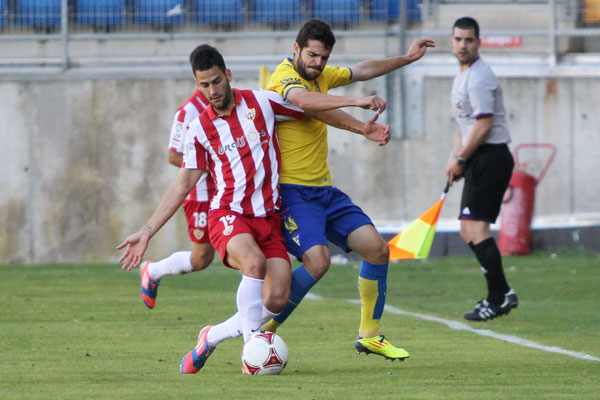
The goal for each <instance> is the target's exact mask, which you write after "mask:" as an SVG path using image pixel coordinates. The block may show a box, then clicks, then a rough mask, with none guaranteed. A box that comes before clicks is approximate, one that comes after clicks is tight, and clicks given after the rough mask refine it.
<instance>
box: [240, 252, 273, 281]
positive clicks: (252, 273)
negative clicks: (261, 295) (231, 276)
mask: <svg viewBox="0 0 600 400" xmlns="http://www.w3.org/2000/svg"><path fill="white" fill-rule="evenodd" d="M266 272H267V260H266V259H265V257H264V256H260V255H251V256H248V258H247V259H246V260H245V261H244V264H243V269H242V273H243V274H244V275H246V276H248V277H250V278H256V279H265V275H266Z"/></svg>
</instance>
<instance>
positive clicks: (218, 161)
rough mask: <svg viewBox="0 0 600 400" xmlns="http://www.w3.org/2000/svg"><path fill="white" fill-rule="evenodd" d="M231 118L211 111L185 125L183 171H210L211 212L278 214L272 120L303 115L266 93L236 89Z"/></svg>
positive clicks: (277, 163) (276, 147)
mask: <svg viewBox="0 0 600 400" xmlns="http://www.w3.org/2000/svg"><path fill="white" fill-rule="evenodd" d="M233 91H234V94H235V106H234V108H233V110H232V111H231V114H230V115H217V114H216V113H215V111H214V109H213V108H212V106H209V107H208V108H207V109H206V110H205V111H204V112H203V113H202V114H200V117H199V118H197V119H195V120H194V121H192V122H191V123H190V125H189V128H188V129H189V131H188V135H187V136H186V141H185V151H184V156H183V167H184V168H188V169H208V170H209V171H210V172H211V174H212V176H213V179H214V181H215V185H216V189H215V194H214V196H213V198H212V200H211V203H210V209H211V210H216V209H222V210H223V209H224V210H232V211H235V212H237V213H240V214H243V215H246V216H254V217H264V216H267V215H270V214H272V213H273V212H274V211H275V210H277V209H279V203H280V200H279V186H278V183H279V168H280V164H281V162H280V161H281V159H280V155H279V143H278V141H277V127H276V124H275V123H276V121H287V120H290V119H301V118H303V117H304V113H303V111H302V110H301V109H300V108H298V107H296V106H294V105H292V104H290V103H288V102H286V101H285V100H284V99H283V98H282V97H281V96H280V95H279V94H277V93H276V92H273V91H270V90H237V89H233Z"/></svg>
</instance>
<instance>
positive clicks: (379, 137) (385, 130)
mask: <svg viewBox="0 0 600 400" xmlns="http://www.w3.org/2000/svg"><path fill="white" fill-rule="evenodd" d="M379 114H381V113H380V112H378V113H376V114H375V116H374V117H373V118H371V119H370V120H368V121H367V122H365V126H364V134H363V135H364V137H366V138H367V139H369V140H372V141H374V142H379V145H380V146H385V145H386V144H388V142H389V141H390V127H389V125H384V124H378V123H376V122H375V121H377V118H379Z"/></svg>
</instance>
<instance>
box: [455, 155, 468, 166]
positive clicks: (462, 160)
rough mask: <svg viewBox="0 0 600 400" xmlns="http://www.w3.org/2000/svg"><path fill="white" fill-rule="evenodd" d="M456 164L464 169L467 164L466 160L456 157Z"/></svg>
mask: <svg viewBox="0 0 600 400" xmlns="http://www.w3.org/2000/svg"><path fill="white" fill-rule="evenodd" d="M456 163H457V164H458V165H460V166H461V167H464V166H465V164H466V163H467V159H466V158H464V157H456Z"/></svg>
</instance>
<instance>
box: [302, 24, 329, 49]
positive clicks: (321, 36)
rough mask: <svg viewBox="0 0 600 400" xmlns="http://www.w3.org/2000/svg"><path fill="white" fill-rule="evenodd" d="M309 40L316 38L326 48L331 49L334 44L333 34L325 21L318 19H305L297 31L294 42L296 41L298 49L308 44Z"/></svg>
mask: <svg viewBox="0 0 600 400" xmlns="http://www.w3.org/2000/svg"><path fill="white" fill-rule="evenodd" d="M309 40H318V41H319V42H321V43H323V46H325V48H326V49H327V50H331V49H333V45H334V44H335V35H334V34H333V32H332V30H331V27H330V26H329V24H327V22H325V21H322V20H320V19H311V20H309V21H306V22H305V23H304V25H302V28H300V30H299V31H298V36H296V43H298V45H299V46H300V49H303V48H305V47H306V46H308V41H309Z"/></svg>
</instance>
